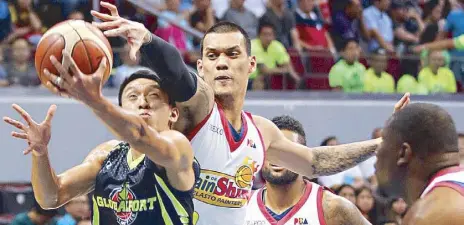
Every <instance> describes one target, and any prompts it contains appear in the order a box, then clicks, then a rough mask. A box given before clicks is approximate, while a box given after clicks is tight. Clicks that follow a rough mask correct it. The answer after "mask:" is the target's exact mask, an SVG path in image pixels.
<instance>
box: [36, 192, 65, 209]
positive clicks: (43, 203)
mask: <svg viewBox="0 0 464 225" xmlns="http://www.w3.org/2000/svg"><path fill="white" fill-rule="evenodd" d="M35 199H36V201H37V203H38V204H39V206H40V207H41V208H42V209H45V210H48V209H56V208H59V207H60V204H59V201H58V193H56V194H55V195H47V196H39V195H35Z"/></svg>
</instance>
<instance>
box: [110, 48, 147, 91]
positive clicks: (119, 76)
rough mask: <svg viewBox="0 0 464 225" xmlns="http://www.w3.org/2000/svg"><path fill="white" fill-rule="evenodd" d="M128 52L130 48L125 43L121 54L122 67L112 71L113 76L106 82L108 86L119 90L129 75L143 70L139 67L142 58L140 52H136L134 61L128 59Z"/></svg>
mask: <svg viewBox="0 0 464 225" xmlns="http://www.w3.org/2000/svg"><path fill="white" fill-rule="evenodd" d="M129 50H130V46H129V44H127V43H126V44H125V45H124V47H123V49H122V52H121V60H122V65H120V66H118V67H116V68H114V69H113V74H112V76H110V80H109V82H108V83H109V86H111V87H115V88H119V86H121V84H122V82H123V81H124V80H125V79H126V78H127V77H128V76H129V75H131V74H132V73H134V72H135V71H138V70H140V69H143V67H142V66H140V60H141V58H142V57H141V55H140V52H137V57H136V60H135V61H134V60H132V59H131V58H130V57H129Z"/></svg>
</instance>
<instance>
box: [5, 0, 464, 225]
mask: <svg viewBox="0 0 464 225" xmlns="http://www.w3.org/2000/svg"><path fill="white" fill-rule="evenodd" d="M166 1H167V2H168V3H172V2H175V0H166ZM228 1H229V0H223V1H221V0H212V1H211V2H210V1H208V0H206V1H205V0H178V2H179V5H178V6H179V8H181V10H187V11H188V10H191V12H190V13H191V14H190V15H192V14H194V13H195V10H192V8H193V5H195V4H202V3H203V4H211V5H210V6H208V7H207V8H212V9H213V12H214V10H219V11H220V10H222V11H223V12H224V11H225V10H226V9H227V8H228V7H227V4H228V3H227V2H228ZM232 1H235V2H238V1H236V0H232ZM277 1H279V0H277ZM277 1H276V0H269V2H268V3H266V0H246V1H245V7H251V8H249V9H250V10H251V9H254V10H257V11H259V7H256V5H258V6H260V4H261V12H255V11H253V12H252V13H255V14H259V13H264V11H265V10H266V8H265V6H266V4H273V2H277ZM299 1H300V0H296V1H291V0H289V1H287V0H282V2H284V3H285V7H286V10H289V12H291V13H294V12H295V11H294V10H295V9H296V8H297V7H298V2H299ZM382 1H386V0H382ZM109 2H112V3H115V4H117V5H118V6H119V7H118V8H119V10H120V13H121V15H123V16H125V17H127V18H130V19H132V20H136V21H140V22H142V23H144V24H145V25H146V27H147V28H149V29H150V30H151V31H153V32H154V33H157V34H160V35H161V36H162V35H163V33H162V31H163V30H165V29H174V30H176V31H181V33H179V34H178V35H174V36H172V37H171V38H174V39H175V40H173V39H169V40H171V41H173V44H176V46H177V45H178V48H179V50H180V51H182V52H183V54H184V56H185V61H186V63H187V64H189V65H192V60H193V59H194V58H195V57H197V56H196V55H197V54H198V47H195V46H193V47H186V46H188V45H189V44H192V45H194V37H200V36H201V35H202V32H201V31H200V30H198V29H195V28H194V27H192V26H191V24H189V23H185V21H183V20H179V18H175V17H173V16H172V14H173V13H172V12H166V10H165V9H166V8H165V7H164V6H163V2H164V1H163V0H141V1H132V0H131V1H123V0H119V1H117V0H111V1H109ZM224 2H226V6H224V5H221V4H224ZM353 2H356V0H353V1H348V0H347V1H345V0H333V1H324V0H319V1H317V0H314V3H315V4H314V10H313V12H314V13H315V14H316V17H317V18H319V17H320V20H321V21H322V23H323V24H324V25H323V26H324V29H327V31H328V32H329V33H331V34H332V36H334V35H336V34H334V31H333V30H332V29H333V27H334V26H333V24H331V20H332V19H333V18H334V17H333V16H334V15H335V14H336V13H335V12H340V10H342V11H343V9H344V8H345V7H346V6H347V5H349V4H352V3H353ZM401 2H402V3H401ZM356 3H359V4H362V5H363V7H364V10H365V9H366V8H367V7H369V6H370V5H371V4H372V2H369V1H361V2H356ZM21 4H30V7H29V8H28V9H27V10H25V9H23V8H21V7H20V6H18V5H21ZM253 4H255V5H253ZM403 4H404V5H407V6H408V7H410V8H412V7H417V9H418V12H420V13H426V12H428V11H427V9H428V8H431V7H432V8H433V7H437V5H440V4H442V7H443V12H441V17H440V22H441V23H446V22H449V21H446V19H447V18H449V17H448V16H449V15H450V12H453V10H458V9H459V8H456V7H457V6H456V1H453V0H450V1H448V0H447V1H436V2H434V1H433V0H430V1H394V3H392V5H394V6H395V7H397V6H398V5H401V6H403ZM250 5H251V6H250ZM137 6H138V7H137ZM395 7H392V8H391V9H396V8H395ZM403 7H404V6H403ZM447 7H448V11H446V8H447ZM453 7H454V8H453ZM92 8H95V9H98V1H97V0H94V1H86V0H72V1H64V0H36V1H29V0H18V1H5V0H0V39H2V42H1V45H0V53H1V54H0V55H2V57H0V86H1V87H0V114H1V115H3V116H5V115H8V116H11V115H15V114H14V111H13V110H12V109H11V107H10V106H11V104H12V103H18V104H20V105H21V106H23V107H24V108H25V109H26V110H27V111H28V112H29V113H30V114H31V115H32V117H33V118H36V119H37V120H40V119H42V118H43V117H44V115H45V113H46V110H47V108H48V107H49V105H50V104H57V105H58V110H57V113H56V116H55V118H54V121H53V125H52V127H53V128H52V140H51V143H50V159H51V162H52V166H53V168H54V169H55V170H56V172H57V173H60V172H63V171H64V170H66V169H69V168H70V167H72V166H75V165H77V164H79V163H80V162H81V161H82V160H83V158H84V157H85V156H86V155H87V153H88V151H89V150H90V149H92V148H93V147H95V146H96V145H98V144H99V143H101V142H103V141H105V140H108V139H112V138H113V137H112V135H111V134H110V132H109V131H108V130H107V129H106V128H105V127H104V126H103V124H102V123H101V122H100V121H98V120H97V119H96V118H95V116H94V115H93V114H92V112H91V111H90V110H88V109H87V108H86V107H85V106H83V105H81V104H80V103H78V102H76V101H73V100H69V99H64V98H60V97H56V96H53V95H51V94H50V93H49V92H48V91H46V90H45V89H44V88H43V87H40V86H38V84H37V80H36V77H35V76H34V75H35V74H34V72H31V71H33V68H32V69H29V70H28V71H27V72H25V73H22V74H20V75H18V76H23V77H22V79H13V78H11V77H12V75H11V73H9V72H11V71H12V69H10V68H15V67H16V66H17V65H20V64H21V62H20V61H21V58H27V60H24V63H25V64H27V65H28V66H29V67H30V66H31V65H32V66H33V64H32V63H33V60H32V59H33V52H34V45H35V44H36V43H37V41H38V40H39V38H40V35H41V34H42V33H43V32H45V31H46V29H47V27H50V26H52V25H53V24H55V23H56V22H59V21H62V20H64V19H65V18H70V17H73V16H76V13H75V12H76V11H78V12H81V13H82V15H78V16H83V17H84V19H85V20H87V21H91V20H92V18H91V16H90V14H89V12H90V9H92ZM196 8H199V7H196ZM184 12H185V11H184ZM28 13H29V14H31V13H34V14H35V15H37V17H38V18H39V19H40V20H41V23H42V24H41V26H40V29H39V30H36V29H34V28H31V29H30V32H27V33H26V34H22V33H21V31H18V29H20V28H21V27H28V26H33V25H32V24H31V23H30V22H29V24H28V23H27V21H28V18H29V17H30V15H27V14H28ZM179 13H181V12H180V11H179ZM174 14H175V13H174ZM215 16H216V17H218V18H220V15H215ZM422 17H424V21H425V20H426V16H425V15H422ZM257 18H258V17H257ZM258 19H259V18H258ZM25 21H26V22H25ZM318 23H319V22H318ZM318 23H312V22H311V21H309V22H308V21H306V24H303V25H307V26H308V27H311V26H317V25H318ZM430 24H432V22H431V23H430ZM462 26H463V30H464V24H463V25H462ZM256 29H258V27H256ZM439 29H440V28H439ZM310 30H311V29H310ZM316 30H320V29H319V28H318V29H316ZM311 31H314V30H311ZM442 31H443V33H446V32H447V37H452V36H456V35H455V34H453V31H452V30H446V29H444V28H443V30H442ZM15 32H16V33H15ZM160 32H161V33H160ZM316 32H317V31H316ZM20 33H21V35H19V34H20ZM417 35H419V34H417ZM419 36H420V35H419ZM179 37H185V39H178V38H179ZM21 38H25V40H27V43H28V44H27V45H26V46H27V48H24V46H23V45H21V44H22V43H19V42H17V40H18V39H21ZM257 38H258V36H257ZM440 38H443V37H436V39H440ZM289 39H291V38H289ZM334 39H335V38H334ZM179 40H180V41H181V42H182V41H184V42H185V43H183V44H182V43H179V42H178V41H179ZM110 41H111V42H112V45H113V46H114V49H113V50H114V56H115V65H114V70H113V72H114V76H113V77H112V80H110V82H109V83H108V84H107V86H106V87H105V90H104V92H105V95H106V96H109V97H110V98H112V99H113V101H115V100H116V95H117V83H118V82H117V79H115V78H117V77H118V76H120V75H121V73H124V72H126V73H127V71H130V70H131V68H136V66H137V65H132V64H131V63H130V62H129V64H130V66H127V64H128V63H127V57H126V49H125V48H124V41H123V40H120V39H110ZM290 42H291V41H290ZM363 42H365V41H361V43H363ZM417 43H420V40H419V42H417ZM417 43H416V44H417ZM394 44H397V43H393V42H392V45H394ZM401 46H402V47H401ZM411 46H414V45H411ZM411 46H410V47H411ZM331 47H334V48H335V51H330V50H333V49H330V48H331ZM337 49H338V50H337ZM361 49H362V51H361V57H360V62H361V63H362V64H364V65H366V67H369V62H370V61H369V59H370V56H371V53H372V52H371V51H370V50H369V48H368V47H367V45H363V44H361ZM286 50H287V52H288V54H289V55H290V60H291V61H290V65H291V66H292V68H293V70H294V71H295V72H296V74H297V75H298V77H299V84H295V82H294V80H295V79H293V78H292V76H291V75H289V74H269V75H261V74H258V76H257V78H258V79H257V78H255V79H256V80H258V81H260V82H261V83H262V84H263V85H257V86H258V87H256V86H255V85H253V89H254V90H250V91H249V93H248V94H247V100H246V102H245V110H247V111H250V112H252V113H255V114H258V115H262V116H265V117H267V118H272V117H274V116H278V115H282V114H287V115H291V116H293V117H295V118H296V119H298V120H299V121H301V122H302V123H303V125H304V128H305V130H306V135H307V142H308V145H309V146H319V145H321V142H322V141H323V140H324V139H325V138H327V137H329V136H335V137H336V139H337V143H338V144H342V143H348V142H353V141H360V140H366V139H370V138H372V133H373V131H374V129H375V128H380V127H382V126H383V124H384V122H385V120H386V119H387V118H388V117H389V115H391V112H392V110H393V105H394V103H395V102H396V101H397V100H398V99H399V98H400V97H401V95H402V94H401V93H399V92H400V91H399V92H397V91H396V90H395V91H394V93H363V91H361V92H359V93H349V90H348V91H346V92H344V91H338V90H335V89H333V88H331V84H330V80H329V73H330V70H331V67H332V66H333V65H334V64H335V63H336V62H338V60H339V57H340V56H342V55H343V54H342V53H341V51H340V48H338V47H337V46H328V47H327V48H325V50H321V49H319V50H317V51H314V50H308V49H303V50H301V51H299V50H298V49H295V46H294V45H292V43H290V44H289V46H286ZM394 50H395V53H389V54H388V67H387V69H386V71H387V72H389V73H390V74H391V75H392V77H393V78H394V80H395V82H398V81H399V80H400V79H401V77H402V75H403V74H404V73H403V72H402V69H404V68H405V67H404V66H403V65H404V62H405V60H409V61H406V62H410V63H411V62H414V63H416V64H414V63H411V64H408V65H419V66H418V69H417V73H416V74H412V75H413V77H417V75H418V73H419V70H421V69H422V68H423V67H426V66H427V65H426V64H421V63H423V62H422V61H423V58H422V61H421V58H420V57H419V55H415V54H413V53H412V52H410V51H408V50H404V45H400V44H399V46H395V49H394ZM446 54H449V56H450V58H449V63H447V66H449V68H450V70H451V71H453V73H454V76H455V80H456V90H457V91H456V93H445V92H439V91H438V92H436V91H434V90H430V91H427V92H428V93H424V92H419V91H418V92H417V93H421V94H420V95H418V94H413V95H412V97H411V98H412V101H413V102H414V101H426V102H432V103H436V104H438V105H441V106H443V107H444V108H445V109H447V110H448V111H449V112H450V113H451V115H452V116H453V118H454V119H455V122H456V126H457V129H458V130H459V131H463V130H464V116H463V114H462V112H463V110H464V95H462V94H461V93H459V91H460V90H461V89H462V88H461V76H462V74H463V73H462V72H461V70H460V69H459V68H460V65H461V63H460V62H461V58H460V56H459V53H456V52H453V51H450V52H447V53H446ZM15 55H16V56H15ZM145 60H146V59H143V58H142V61H141V62H140V65H142V66H143V65H144V63H145V62H146V61H145ZM258 60H259V59H258ZM411 60H412V61H411ZM16 61H18V62H16ZM125 64H126V65H125ZM445 67H446V66H445ZM456 68H457V69H456ZM192 69H193V67H192ZM2 72H3V73H4V76H2ZM12 73H14V70H13V72H12ZM289 73H291V72H289ZM15 75H17V74H15ZM259 78H260V79H261V80H259ZM18 80H20V81H18ZM255 83H256V82H255ZM414 85H417V84H414ZM412 86H413V85H411V89H410V90H409V91H411V92H413V93H416V90H417V89H415V88H413V87H412ZM407 87H408V86H407ZM407 87H406V88H407ZM10 132H11V127H9V126H7V125H6V124H2V125H0V136H1V138H0V140H1V144H2V154H3V157H0V224H8V223H9V222H10V221H11V220H12V219H13V218H14V216H16V215H17V214H19V213H22V212H27V211H28V210H30V209H31V207H32V206H33V202H34V201H33V196H32V193H31V191H32V189H31V186H30V183H29V182H30V169H31V159H30V157H29V156H23V155H22V154H21V152H22V150H23V149H24V148H25V144H24V143H23V142H22V141H18V140H15V139H13V138H11V137H10ZM374 161H375V159H370V160H368V162H367V163H365V164H363V165H360V166H358V167H356V168H355V169H352V170H350V171H349V172H345V173H342V174H339V176H336V177H334V178H328V179H327V178H326V179H325V180H319V182H321V183H323V184H324V183H325V182H327V183H326V184H330V186H331V187H333V188H334V189H335V190H336V189H337V187H338V186H340V185H341V184H349V185H352V186H354V187H355V188H360V187H362V186H366V187H368V189H369V190H371V191H372V196H371V198H369V197H368V198H366V199H367V200H365V199H361V198H364V197H363V196H361V195H359V199H358V202H356V200H355V203H357V204H358V207H359V208H360V209H361V211H362V210H365V209H366V208H368V209H369V208H370V209H369V210H370V212H364V213H365V214H366V215H367V214H369V215H371V217H372V215H374V214H372V212H373V211H376V212H377V214H376V215H375V217H378V218H376V219H375V221H372V222H373V224H379V225H380V224H383V222H382V221H385V219H386V218H387V219H389V220H398V221H399V218H401V214H403V213H404V210H402V208H404V207H405V206H404V203H403V202H402V201H401V200H398V199H397V198H396V196H383V195H382V193H377V192H376V189H375V179H374V180H373V178H372V173H373V167H372V162H374ZM333 185H335V186H333ZM369 199H370V200H369ZM366 202H367V203H366ZM369 202H372V203H374V204H372V207H369V205H370V203H369ZM393 203H395V204H393ZM366 205H367V206H366ZM394 205H396V206H394ZM65 213H66V210H64V208H61V209H60V210H59V215H58V216H57V217H56V218H59V217H60V216H62V215H63V214H65ZM371 219H372V218H371ZM62 224H73V223H62ZM83 224H84V223H83Z"/></svg>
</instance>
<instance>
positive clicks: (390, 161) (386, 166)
mask: <svg viewBox="0 0 464 225" xmlns="http://www.w3.org/2000/svg"><path fill="white" fill-rule="evenodd" d="M393 134H394V131H392V130H391V129H390V128H388V127H386V128H385V129H384V130H382V140H383V141H382V143H381V144H380V147H379V148H378V149H377V161H376V163H375V175H376V177H377V182H378V189H380V190H381V191H382V192H384V193H386V194H392V195H399V194H402V190H403V189H404V188H405V187H404V185H403V184H404V176H402V175H403V174H404V173H403V172H402V168H401V167H400V165H399V164H398V158H397V156H398V155H399V154H400V151H401V147H402V144H401V143H400V142H399V141H397V140H396V137H395V136H394V135H393Z"/></svg>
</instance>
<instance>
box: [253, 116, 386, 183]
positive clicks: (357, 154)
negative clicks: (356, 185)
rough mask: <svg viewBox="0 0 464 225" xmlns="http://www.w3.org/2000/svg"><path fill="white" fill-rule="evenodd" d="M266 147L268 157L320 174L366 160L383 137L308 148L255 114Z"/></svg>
mask: <svg viewBox="0 0 464 225" xmlns="http://www.w3.org/2000/svg"><path fill="white" fill-rule="evenodd" d="M253 119H254V121H255V122H256V125H257V126H258V128H259V130H260V131H261V133H262V135H263V139H264V145H265V147H266V149H267V151H266V159H267V160H269V161H270V162H271V163H273V164H277V165H280V166H283V167H285V168H287V169H289V170H291V171H293V172H295V173H298V174H301V175H304V176H307V177H310V178H312V177H318V176H324V175H332V174H335V173H338V172H341V171H344V170H346V169H349V168H351V167H354V166H355V165H357V164H359V163H360V162H363V161H364V160H366V159H368V158H369V157H371V156H373V155H374V154H375V150H376V148H377V146H378V145H379V144H380V142H381V140H380V139H375V140H369V141H363V142H356V143H351V144H345V145H338V146H324V147H316V148H308V147H306V146H303V145H300V144H298V143H295V142H292V141H290V140H288V139H287V138H285V136H284V135H283V134H282V132H281V131H280V130H279V129H278V128H277V127H276V125H274V123H272V122H271V121H269V120H268V119H266V118H263V117H260V116H253Z"/></svg>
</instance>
